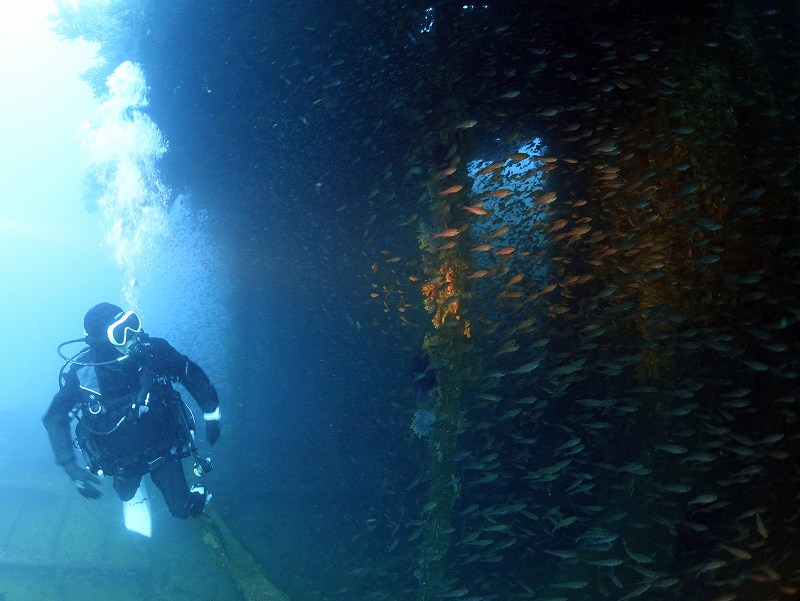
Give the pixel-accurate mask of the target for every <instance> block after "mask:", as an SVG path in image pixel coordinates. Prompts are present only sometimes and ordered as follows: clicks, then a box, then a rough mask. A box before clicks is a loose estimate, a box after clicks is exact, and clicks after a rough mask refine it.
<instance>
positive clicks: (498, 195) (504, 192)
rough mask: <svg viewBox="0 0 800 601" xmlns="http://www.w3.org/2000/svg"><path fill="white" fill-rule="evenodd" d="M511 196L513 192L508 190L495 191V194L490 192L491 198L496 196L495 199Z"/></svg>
mask: <svg viewBox="0 0 800 601" xmlns="http://www.w3.org/2000/svg"><path fill="white" fill-rule="evenodd" d="M509 194H511V190H508V189H507V188H503V189H500V190H495V191H494V192H489V196H494V197H495V198H503V197H504V196H508V195H509Z"/></svg>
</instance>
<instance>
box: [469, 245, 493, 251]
mask: <svg viewBox="0 0 800 601" xmlns="http://www.w3.org/2000/svg"><path fill="white" fill-rule="evenodd" d="M470 250H471V251H472V252H474V253H482V252H485V251H487V250H492V245H491V244H481V245H480V246H476V247H475V248H470Z"/></svg>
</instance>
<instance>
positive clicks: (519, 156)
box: [506, 152, 531, 163]
mask: <svg viewBox="0 0 800 601" xmlns="http://www.w3.org/2000/svg"><path fill="white" fill-rule="evenodd" d="M530 157H531V155H529V154H528V153H526V152H515V153H513V154H507V155H506V158H507V159H511V160H512V161H514V162H515V163H518V162H520V161H524V160H525V159H529V158H530Z"/></svg>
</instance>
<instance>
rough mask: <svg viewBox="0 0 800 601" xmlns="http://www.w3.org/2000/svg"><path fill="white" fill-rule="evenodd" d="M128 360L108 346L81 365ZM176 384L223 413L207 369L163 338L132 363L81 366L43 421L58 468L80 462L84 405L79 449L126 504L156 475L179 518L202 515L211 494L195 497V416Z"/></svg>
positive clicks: (67, 376)
mask: <svg viewBox="0 0 800 601" xmlns="http://www.w3.org/2000/svg"><path fill="white" fill-rule="evenodd" d="M120 356H121V355H120V354H119V352H118V351H117V350H116V349H115V348H114V347H112V346H111V345H109V344H102V345H96V346H93V347H90V348H89V350H87V351H86V352H85V353H84V354H82V355H80V356H79V357H78V358H77V359H76V361H77V362H78V363H100V362H104V361H109V360H113V359H116V358H119V357H120ZM174 381H178V382H180V383H181V384H183V386H185V387H186V389H187V390H188V391H189V392H190V393H191V395H192V397H194V399H195V400H196V401H197V404H198V405H199V406H200V408H201V409H202V411H203V412H204V413H211V412H213V411H214V410H215V409H216V408H217V406H218V404H219V401H218V399H217V392H216V390H215V389H214V387H213V386H212V385H211V382H210V381H209V379H208V376H206V374H205V372H204V371H203V370H202V369H200V367H198V366H197V365H196V364H195V363H193V362H192V361H190V360H189V359H188V358H187V357H185V356H184V355H181V354H180V353H179V352H178V351H176V350H175V349H174V348H173V347H172V346H171V345H170V344H169V343H168V342H167V341H166V340H164V339H163V338H147V339H146V340H145V341H143V342H141V343H139V344H138V345H137V348H135V349H134V350H133V351H132V352H131V353H130V354H129V355H128V356H126V357H125V358H124V359H122V360H120V361H115V362H113V363H110V364H107V365H83V366H82V365H76V364H73V365H72V366H71V367H70V369H69V370H68V371H67V372H66V373H64V374H63V375H62V378H61V383H60V384H61V388H60V390H59V391H58V392H57V393H56V395H55V397H53V402H52V403H51V404H50V407H49V409H48V410H47V413H45V415H44V417H43V418H42V421H43V422H44V425H45V428H46V429H47V433H48V435H49V437H50V444H51V445H52V447H53V452H54V453H55V458H56V463H58V464H59V465H61V466H65V465H68V464H70V463H74V462H75V453H74V450H73V443H72V436H71V430H70V412H71V411H73V410H74V409H75V408H77V410H78V411H77V414H78V417H79V420H78V423H77V425H76V428H75V436H76V442H77V445H78V446H79V447H80V448H81V449H82V450H83V452H84V456H85V457H86V458H87V459H88V461H89V464H90V465H89V469H90V470H91V471H93V472H95V473H96V472H97V471H98V470H102V471H103V473H104V474H105V475H108V476H113V478H114V490H115V491H116V492H117V494H118V495H119V497H120V499H122V500H123V501H127V500H130V499H131V498H133V496H134V495H135V494H136V490H137V488H138V487H139V483H140V481H141V479H142V476H143V475H144V474H146V473H148V472H150V477H151V478H152V480H153V482H154V483H155V484H156V486H158V488H159V490H161V493H162V494H163V495H164V500H165V501H166V503H167V506H168V507H169V510H170V513H172V515H174V516H175V517H178V518H181V519H185V518H186V517H188V516H189V515H197V514H199V513H200V512H201V511H202V509H203V505H204V503H205V496H204V495H201V494H199V493H192V494H190V492H189V487H188V484H187V482H186V476H185V475H184V473H183V466H182V464H181V459H182V457H184V456H186V453H185V450H186V449H187V448H188V447H189V446H190V444H191V441H190V440H188V439H187V432H186V430H187V428H186V426H185V422H184V421H183V420H184V419H188V420H189V424H190V425H192V423H191V417H190V413H189V411H188V408H186V407H185V405H184V403H183V401H182V399H181V396H180V394H179V393H178V392H177V391H176V390H175V389H174V388H173V387H172V384H171V382H174ZM192 428H193V425H192Z"/></svg>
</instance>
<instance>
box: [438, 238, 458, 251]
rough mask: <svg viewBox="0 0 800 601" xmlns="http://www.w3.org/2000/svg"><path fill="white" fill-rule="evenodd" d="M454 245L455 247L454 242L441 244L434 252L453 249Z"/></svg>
mask: <svg viewBox="0 0 800 601" xmlns="http://www.w3.org/2000/svg"><path fill="white" fill-rule="evenodd" d="M455 245H456V241H455V240H453V241H452V242H445V243H444V244H442V245H441V246H440V247H439V248H437V249H436V250H449V249H451V248H453V247H454V246H455Z"/></svg>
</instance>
